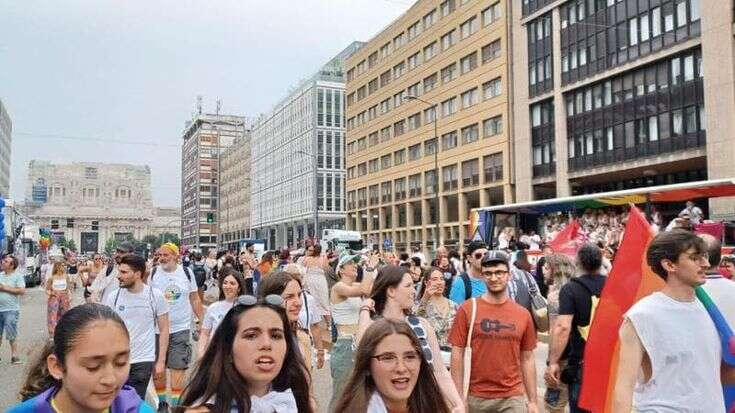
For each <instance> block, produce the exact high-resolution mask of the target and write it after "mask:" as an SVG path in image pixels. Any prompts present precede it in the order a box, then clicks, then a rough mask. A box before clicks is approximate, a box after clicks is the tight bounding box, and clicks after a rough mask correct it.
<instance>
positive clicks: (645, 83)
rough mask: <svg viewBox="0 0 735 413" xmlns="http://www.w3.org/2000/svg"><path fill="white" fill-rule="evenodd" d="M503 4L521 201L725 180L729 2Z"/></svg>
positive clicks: (733, 91) (729, 127)
mask: <svg viewBox="0 0 735 413" xmlns="http://www.w3.org/2000/svg"><path fill="white" fill-rule="evenodd" d="M705 3H706V5H707V7H704V4H705ZM513 5H514V6H513V13H512V16H513V22H512V24H513V29H514V33H515V34H514V36H513V39H514V44H513V46H514V50H515V51H516V53H514V54H513V57H514V58H513V66H514V67H517V68H528V72H527V73H522V72H520V71H519V72H518V75H517V76H516V77H515V80H514V85H515V88H514V90H515V95H514V113H515V133H514V138H515V152H516V157H515V159H516V162H515V189H516V196H517V198H518V200H519V201H528V200H533V199H542V198H550V197H563V196H568V195H577V194H585V193H593V192H602V191H608V190H618V189H627V188H634V187H640V186H649V185H658V184H668V183H678V182H685V181H693V180H700V179H706V178H710V179H713V178H722V177H732V176H735V163H733V162H732V159H734V158H735V145H733V138H732V131H733V130H735V117H734V116H733V113H735V87H734V86H735V84H734V80H735V76H734V73H735V52H734V50H735V43H734V39H733V36H732V24H733V5H732V2H716V1H711V2H704V1H700V0H638V1H636V0H628V1H623V0H595V1H590V0H575V1H549V0H523V1H522V2H521V1H518V2H513ZM726 202H727V201H716V202H713V204H712V205H713V206H714V207H713V209H712V211H710V212H711V213H712V214H713V215H715V216H718V215H719V216H725V215H729V216H732V214H733V212H732V211H733V205H732V203H731V202H730V205H729V206H727V207H726V205H727V203H726ZM718 205H719V206H718Z"/></svg>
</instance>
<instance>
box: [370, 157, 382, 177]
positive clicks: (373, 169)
mask: <svg viewBox="0 0 735 413" xmlns="http://www.w3.org/2000/svg"><path fill="white" fill-rule="evenodd" d="M379 165H380V164H379V163H378V159H377V158H376V159H371V160H370V162H368V172H369V173H371V174H372V173H375V172H378V171H379V170H380V168H379Z"/></svg>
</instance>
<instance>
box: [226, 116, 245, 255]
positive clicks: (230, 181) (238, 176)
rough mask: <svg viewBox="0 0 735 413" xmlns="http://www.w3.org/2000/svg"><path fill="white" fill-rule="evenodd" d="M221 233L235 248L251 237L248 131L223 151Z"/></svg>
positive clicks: (228, 243)
mask: <svg viewBox="0 0 735 413" xmlns="http://www.w3.org/2000/svg"><path fill="white" fill-rule="evenodd" d="M221 180H222V193H221V194H220V234H221V235H220V236H221V238H222V242H223V243H224V245H225V246H227V247H228V248H231V249H235V250H236V249H238V245H239V242H240V241H242V240H245V239H247V238H249V237H250V184H251V183H250V131H249V130H246V131H245V134H244V136H243V137H241V138H238V139H236V140H235V141H234V142H233V143H232V146H230V147H229V148H227V149H226V150H225V151H224V152H223V153H222V176H221Z"/></svg>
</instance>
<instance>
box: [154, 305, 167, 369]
mask: <svg viewBox="0 0 735 413" xmlns="http://www.w3.org/2000/svg"><path fill="white" fill-rule="evenodd" d="M157 319H158V331H159V332H160V334H159V335H158V360H156V364H155V366H154V375H155V376H156V377H161V376H163V375H164V374H166V357H164V356H163V355H164V354H166V352H167V351H168V336H169V324H168V313H165V314H161V315H159V316H158V318H157Z"/></svg>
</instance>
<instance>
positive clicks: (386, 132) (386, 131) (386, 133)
mask: <svg viewBox="0 0 735 413" xmlns="http://www.w3.org/2000/svg"><path fill="white" fill-rule="evenodd" d="M389 140H390V126H386V127H384V128H383V129H381V130H380V141H381V142H387V141H389Z"/></svg>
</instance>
